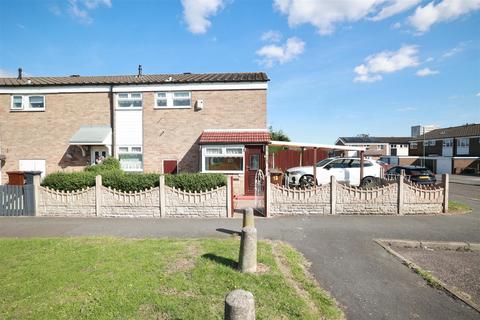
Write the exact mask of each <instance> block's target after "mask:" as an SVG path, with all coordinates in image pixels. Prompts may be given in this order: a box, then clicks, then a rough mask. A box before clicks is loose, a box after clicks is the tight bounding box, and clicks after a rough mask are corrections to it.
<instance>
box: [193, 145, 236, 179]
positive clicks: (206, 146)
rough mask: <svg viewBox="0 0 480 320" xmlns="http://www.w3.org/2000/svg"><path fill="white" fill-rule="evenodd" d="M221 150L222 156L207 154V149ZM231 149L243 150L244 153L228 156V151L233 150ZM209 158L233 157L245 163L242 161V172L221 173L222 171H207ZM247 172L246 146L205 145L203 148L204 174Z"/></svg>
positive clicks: (227, 171) (229, 171)
mask: <svg viewBox="0 0 480 320" xmlns="http://www.w3.org/2000/svg"><path fill="white" fill-rule="evenodd" d="M213 148H214V149H221V153H220V154H209V153H208V152H207V149H213ZM231 148H235V149H242V153H241V154H240V153H239V154H227V149H231ZM208 156H213V157H220V158H232V157H235V158H236V157H238V158H242V159H243V161H242V170H224V171H220V170H206V167H205V165H206V161H205V158H206V157H208ZM244 171H245V146H244V145H238V144H234V145H203V146H202V172H206V173H235V174H243V173H244Z"/></svg>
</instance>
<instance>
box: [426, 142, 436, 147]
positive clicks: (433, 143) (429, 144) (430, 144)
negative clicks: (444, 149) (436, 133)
mask: <svg viewBox="0 0 480 320" xmlns="http://www.w3.org/2000/svg"><path fill="white" fill-rule="evenodd" d="M435 144H436V141H435V140H427V141H426V142H425V146H426V147H434V146H435Z"/></svg>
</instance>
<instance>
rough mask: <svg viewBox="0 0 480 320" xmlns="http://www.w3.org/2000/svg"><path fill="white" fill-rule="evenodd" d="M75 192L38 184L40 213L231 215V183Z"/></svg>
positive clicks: (162, 184)
mask: <svg viewBox="0 0 480 320" xmlns="http://www.w3.org/2000/svg"><path fill="white" fill-rule="evenodd" d="M101 180H102V179H101V177H100V176H97V178H96V185H95V187H92V188H89V189H85V190H79V191H75V192H63V191H56V190H52V189H49V188H44V187H40V186H37V189H36V190H37V192H38V195H39V196H38V209H37V215H38V216H70V217H73V216H76V217H94V216H101V217H151V218H153V217H156V218H157V217H158V218H160V217H185V218H193V217H217V218H218V217H228V216H229V213H230V206H228V204H229V202H228V199H229V197H230V190H231V188H230V186H227V187H220V188H217V189H212V190H210V191H205V192H185V191H181V190H178V189H174V188H170V187H167V186H165V179H164V177H163V176H161V177H160V186H159V187H156V188H151V189H148V190H144V191H140V192H122V191H118V190H114V189H110V188H107V187H105V186H103V185H102V181H101Z"/></svg>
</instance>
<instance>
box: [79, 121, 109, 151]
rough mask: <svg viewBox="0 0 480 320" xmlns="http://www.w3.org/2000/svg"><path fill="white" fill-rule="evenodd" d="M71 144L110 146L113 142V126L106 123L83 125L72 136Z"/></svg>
mask: <svg viewBox="0 0 480 320" xmlns="http://www.w3.org/2000/svg"><path fill="white" fill-rule="evenodd" d="M70 144H71V145H81V146H92V145H96V146H98V145H101V146H110V145H111V144H112V128H110V126H105V125H97V126H81V127H80V129H78V131H77V132H75V134H74V135H73V136H72V137H71V138H70Z"/></svg>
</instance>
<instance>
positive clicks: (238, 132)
mask: <svg viewBox="0 0 480 320" xmlns="http://www.w3.org/2000/svg"><path fill="white" fill-rule="evenodd" d="M269 141H270V134H269V132H268V130H267V129H206V130H203V132H202V135H201V136H200V141H199V143H200V144H222V143H223V144H228V143H232V144H252V143H255V144H268V143H269Z"/></svg>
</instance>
